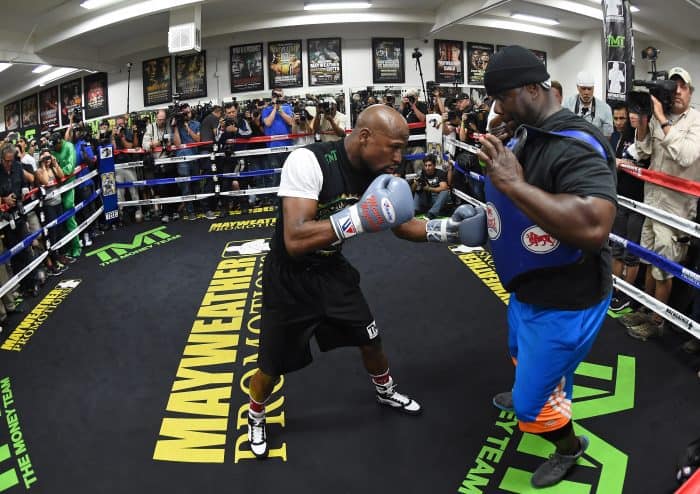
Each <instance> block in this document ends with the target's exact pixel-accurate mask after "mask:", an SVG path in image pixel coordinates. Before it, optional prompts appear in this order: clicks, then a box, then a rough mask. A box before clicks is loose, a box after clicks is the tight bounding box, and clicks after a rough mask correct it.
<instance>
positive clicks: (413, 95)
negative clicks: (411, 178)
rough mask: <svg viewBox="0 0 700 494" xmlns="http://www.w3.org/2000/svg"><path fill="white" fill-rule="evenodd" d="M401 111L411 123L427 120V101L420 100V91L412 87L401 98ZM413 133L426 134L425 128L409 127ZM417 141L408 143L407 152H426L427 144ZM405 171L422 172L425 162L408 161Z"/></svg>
mask: <svg viewBox="0 0 700 494" xmlns="http://www.w3.org/2000/svg"><path fill="white" fill-rule="evenodd" d="M399 112H400V113H401V115H403V118H405V119H406V122H407V123H409V124H413V123H419V122H425V114H426V113H428V109H427V108H426V106H425V103H423V102H422V101H418V91H417V90H415V89H410V90H408V91H407V92H406V94H405V95H404V96H403V97H402V98H401V105H400V106H399ZM409 132H410V134H411V135H419V134H425V129H424V128H417V129H413V128H411V129H409ZM415 143H416V141H412V142H409V143H408V146H407V147H406V154H408V155H410V154H418V153H424V152H425V145H416V144H415ZM405 164H406V166H405V173H420V171H421V167H422V166H423V162H422V161H421V160H412V161H406V163H405Z"/></svg>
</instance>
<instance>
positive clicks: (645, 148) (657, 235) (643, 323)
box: [620, 67, 700, 340]
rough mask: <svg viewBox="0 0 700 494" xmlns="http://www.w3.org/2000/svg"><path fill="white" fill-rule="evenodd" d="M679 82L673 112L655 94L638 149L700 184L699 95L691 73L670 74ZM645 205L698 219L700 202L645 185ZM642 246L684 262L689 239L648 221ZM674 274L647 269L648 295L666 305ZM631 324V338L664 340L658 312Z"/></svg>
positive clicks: (628, 319) (660, 167)
mask: <svg viewBox="0 0 700 494" xmlns="http://www.w3.org/2000/svg"><path fill="white" fill-rule="evenodd" d="M668 76H669V79H671V80H672V81H675V83H676V91H675V93H674V95H673V100H672V101H673V103H672V106H671V107H670V108H664V107H663V105H662V103H661V102H660V101H659V100H658V99H657V98H656V97H654V96H653V95H652V96H650V97H651V102H652V116H651V118H649V117H647V116H646V115H640V118H639V125H638V127H637V133H636V141H635V147H636V149H637V152H638V154H639V158H640V159H645V158H651V164H650V165H649V169H650V170H654V171H658V172H661V173H665V174H667V175H671V176H673V177H680V178H683V179H686V180H693V181H698V180H700V112H698V111H697V110H695V109H694V108H691V107H690V100H691V96H692V94H693V91H694V87H693V83H692V79H691V77H690V74H689V73H688V71H687V70H685V69H683V68H681V67H674V68H672V69H671V70H670V71H669V72H668ZM644 202H645V203H646V204H648V205H650V206H653V207H655V208H658V209H661V210H663V211H666V212H668V213H671V214H674V215H676V216H679V217H681V218H685V219H690V220H694V219H695V215H696V211H697V198H696V197H694V196H692V195H690V194H684V193H682V192H676V191H674V190H671V189H667V188H665V187H663V186H661V185H656V184H653V183H650V182H645V183H644ZM641 245H642V247H644V248H646V249H650V250H653V251H654V252H656V253H657V254H659V255H661V256H663V257H665V258H667V259H669V260H671V261H674V262H677V263H681V262H683V261H684V260H685V257H686V254H687V251H688V247H689V245H690V237H689V236H688V235H687V234H686V233H684V232H682V231H679V230H675V229H673V228H671V227H669V226H666V225H665V224H663V223H661V222H659V221H656V220H653V219H651V218H646V219H645V220H644V225H643V226H642V235H641ZM672 283H673V275H671V274H669V273H667V272H665V271H662V270H661V269H659V268H657V267H655V266H647V270H646V277H645V282H644V288H645V291H646V292H647V293H648V294H649V295H651V296H653V297H655V298H656V299H657V300H659V301H661V302H662V303H668V300H669V298H670V296H671V287H672ZM620 321H621V322H622V323H623V324H625V325H626V326H627V334H629V335H630V336H632V337H633V338H637V339H640V340H646V339H648V338H654V337H658V336H661V334H662V333H663V329H662V325H663V319H662V318H661V317H660V316H659V315H658V314H655V313H654V314H653V315H651V314H648V313H645V312H642V311H639V312H635V313H632V314H628V315H626V316H623V317H621V318H620Z"/></svg>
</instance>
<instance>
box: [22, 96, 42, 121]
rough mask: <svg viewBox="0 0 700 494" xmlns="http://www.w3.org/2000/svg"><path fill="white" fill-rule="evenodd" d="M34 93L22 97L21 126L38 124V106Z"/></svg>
mask: <svg viewBox="0 0 700 494" xmlns="http://www.w3.org/2000/svg"><path fill="white" fill-rule="evenodd" d="M37 102H38V99H37V95H36V94H32V95H31V96H28V97H26V98H22V105H21V106H22V128H23V129H26V128H27V127H34V126H35V125H38V124H39V107H38V103H37Z"/></svg>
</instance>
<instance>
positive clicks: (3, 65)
mask: <svg viewBox="0 0 700 494" xmlns="http://www.w3.org/2000/svg"><path fill="white" fill-rule="evenodd" d="M10 67H12V64H11V63H0V72H2V71H3V70H7V69H9V68H10Z"/></svg>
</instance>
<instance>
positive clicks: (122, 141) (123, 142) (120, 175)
mask: <svg viewBox="0 0 700 494" xmlns="http://www.w3.org/2000/svg"><path fill="white" fill-rule="evenodd" d="M103 122H104V120H103ZM110 137H111V140H112V147H113V148H114V150H115V151H124V150H126V149H134V148H136V147H138V146H139V138H138V129H137V128H136V125H134V126H133V127H132V128H131V129H129V128H127V126H126V117H124V116H119V117H117V118H116V119H115V124H114V129H112V131H111V134H110ZM132 159H134V158H133V155H129V154H125V153H114V163H128V162H129V161H132ZM116 179H117V182H134V181H136V180H138V177H137V176H136V171H135V170H134V169H133V168H122V169H117V170H116ZM127 190H128V191H129V197H130V200H132V201H138V200H139V199H140V197H139V193H138V189H137V188H136V187H129V188H128V189H123V188H118V189H117V197H118V201H119V202H120V203H121V202H124V201H125V200H126V191H127ZM123 209H124V207H123V206H119V221H120V223H122V224H123V221H124V216H128V217H129V219H130V220H131V221H135V220H136V211H138V212H139V216H140V215H141V214H142V211H141V207H135V206H131V207H129V208H128V209H127V211H128V213H127V214H126V215H125V214H124V211H123Z"/></svg>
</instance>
